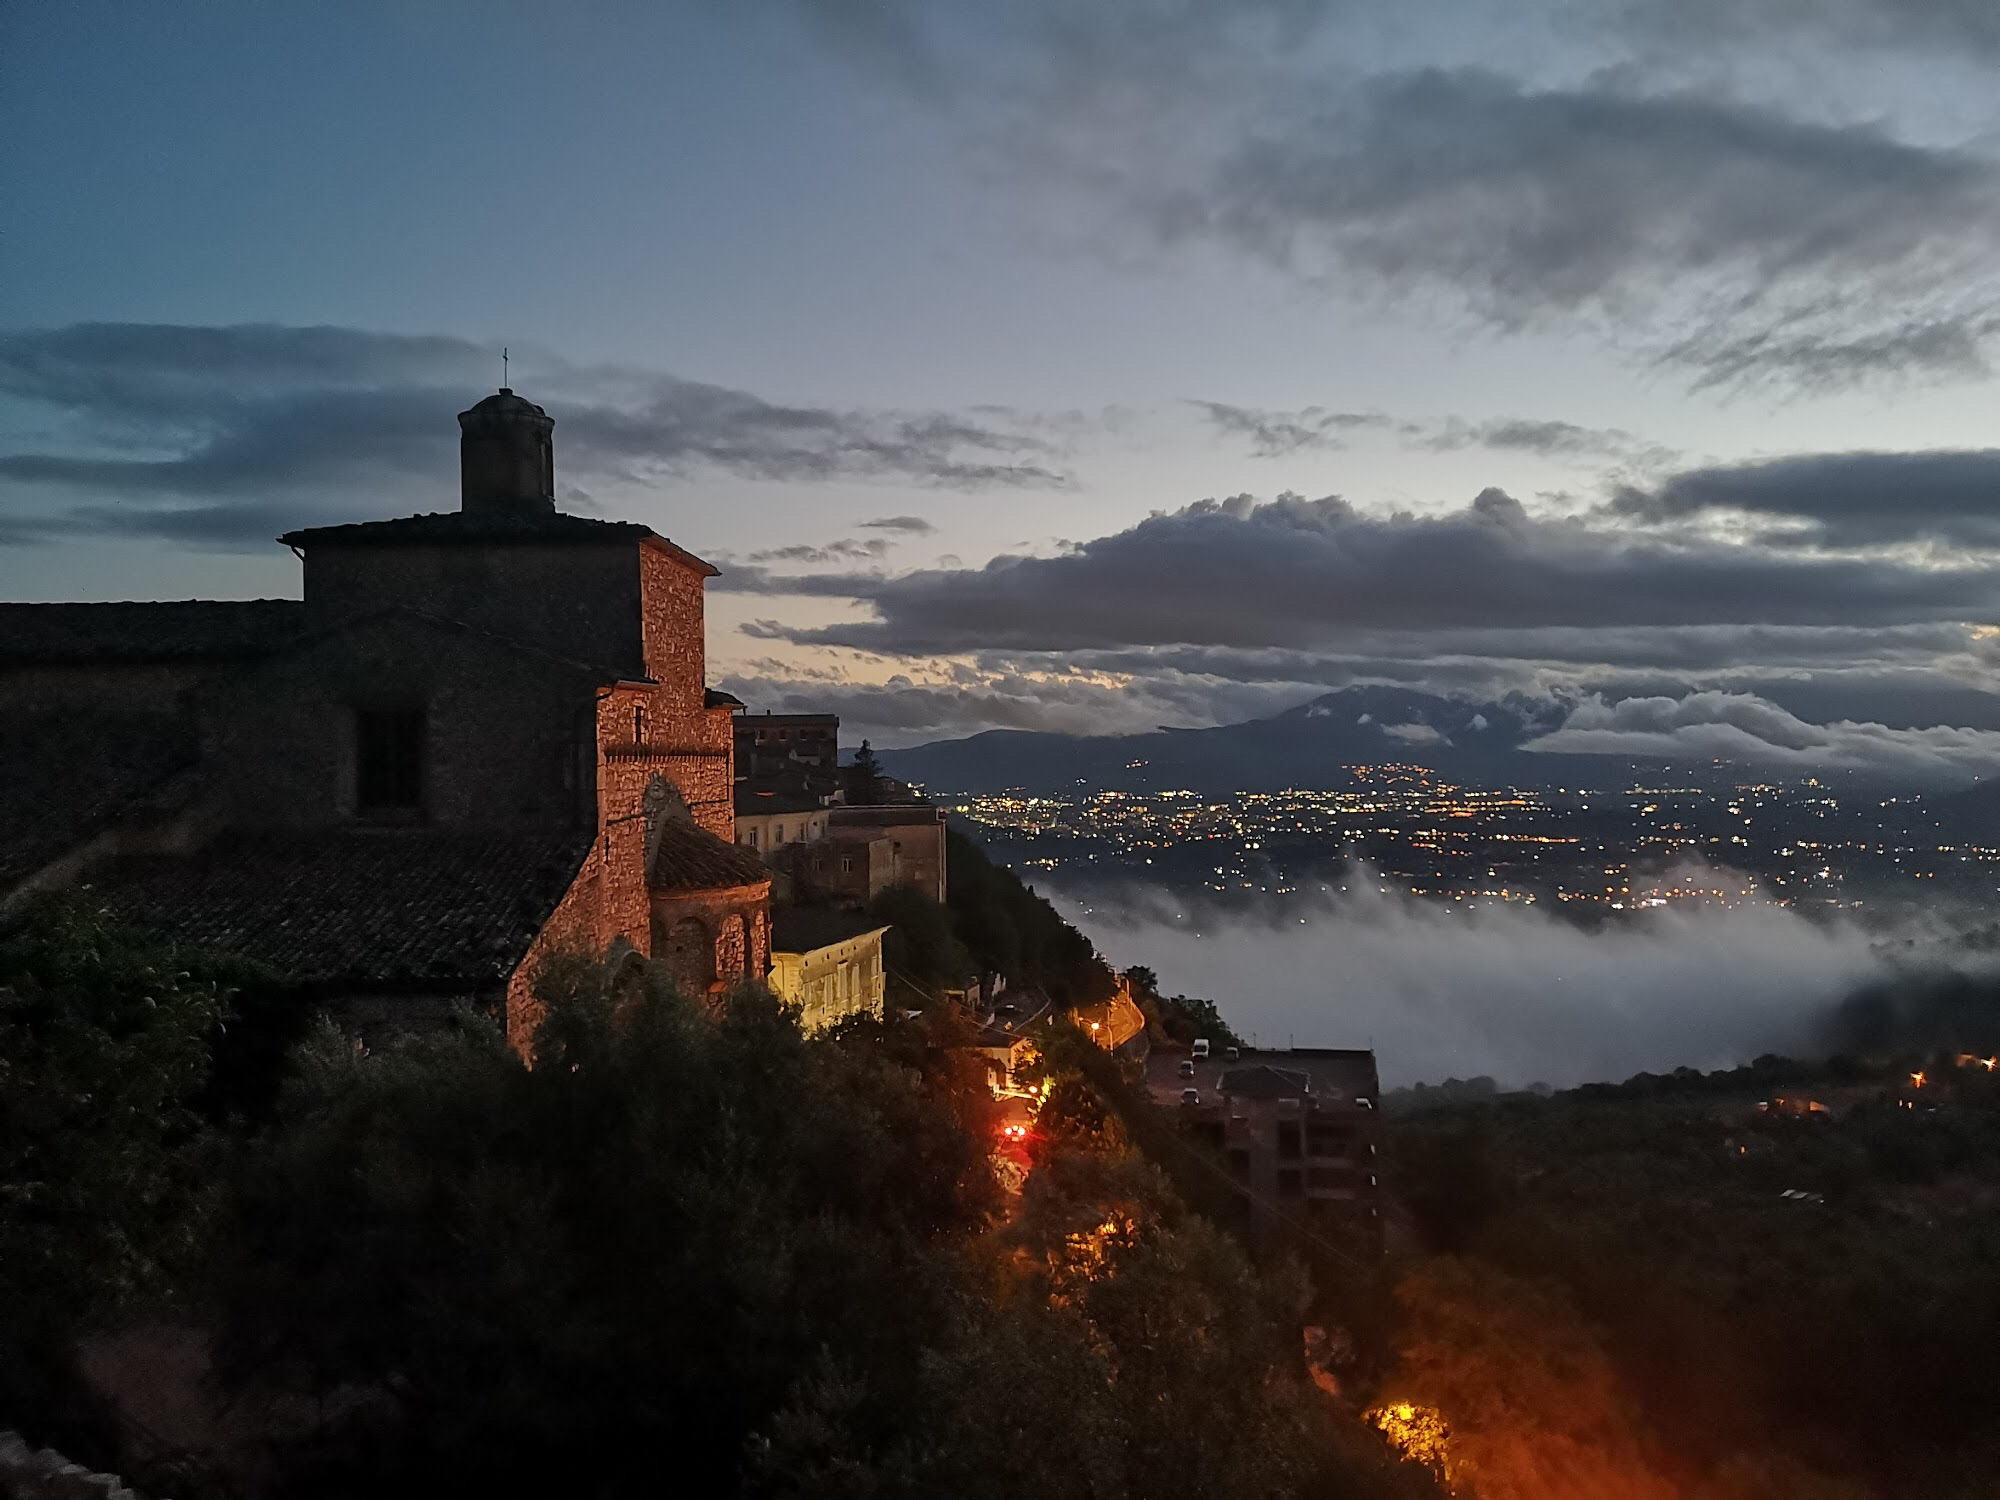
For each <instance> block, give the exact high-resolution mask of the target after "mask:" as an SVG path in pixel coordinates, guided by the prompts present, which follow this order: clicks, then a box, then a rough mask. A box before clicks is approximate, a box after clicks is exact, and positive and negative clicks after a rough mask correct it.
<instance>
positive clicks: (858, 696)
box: [722, 661, 1309, 748]
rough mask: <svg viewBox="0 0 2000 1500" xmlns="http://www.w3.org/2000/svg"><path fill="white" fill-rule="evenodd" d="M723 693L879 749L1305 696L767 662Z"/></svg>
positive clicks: (1213, 683) (1190, 714)
mask: <svg viewBox="0 0 2000 1500" xmlns="http://www.w3.org/2000/svg"><path fill="white" fill-rule="evenodd" d="M722 685H723V686H724V687H725V688H727V689H728V690H729V691H730V692H732V693H735V694H736V695H737V696H738V697H740V698H742V699H743V701H744V702H745V703H748V704H749V705H750V706H751V707H752V708H753V709H754V710H758V711H762V710H764V709H767V708H768V709H771V710H773V711H775V712H780V713H789V712H800V713H805V712H811V713H837V714H839V715H840V719H841V725H842V733H843V735H846V736H849V737H853V738H858V737H860V736H862V735H867V736H869V737H870V738H872V739H873V740H874V742H875V743H876V744H877V745H878V746H881V747H883V748H888V747H890V746H897V745H912V744H918V743H921V742H924V741H927V740H934V739H947V738H957V737H960V736H963V735H969V734H977V733H980V732H982V731H985V730H989V729H1026V730H1041V731H1047V732H1050V733H1055V734H1074V735H1103V734H1143V733H1147V732H1149V731H1151V730H1154V729H1157V728H1159V727H1160V726H1161V725H1162V724H1174V725H1190V724H1201V725H1206V724H1218V723H1235V722H1240V721H1242V720H1245V719H1253V718H1262V717H1265V716H1268V715H1270V714H1274V713H1278V712H1280V711H1282V710H1284V709H1287V708H1290V707H1292V706H1293V705H1294V704H1296V703H1297V702H1298V701H1299V699H1300V698H1301V696H1304V693H1305V692H1306V691H1309V689H1308V690H1303V691H1302V690H1301V689H1299V688H1298V687H1296V686H1295V685H1292V684H1275V683H1261V684H1260V683H1241V682H1229V681H1226V680H1221V679H1212V678H1203V677H1199V676H1194V675H1189V674H1183V673H1177V672H1173V671H1171V670H1161V671H1156V672H1152V673H1149V674H1144V675H1133V676H1117V675H1111V674H1102V673H1091V672H1080V671H1075V670H1071V669H1067V668H1065V667H1064V665H1063V664H1062V663H1060V662H1041V663H1037V664H1034V665H1032V666H1030V665H1025V664H1009V663H1005V662H992V663H976V662H953V663H944V664H940V663H929V664H926V665H925V667H924V668H923V669H922V670H921V671H920V672H917V673H891V674H889V675H887V676H885V677H882V678H878V679H875V680H863V679H860V678H857V677H856V676H854V675H852V674H851V673H849V672H845V671H834V672H825V671H821V672H803V671H801V670H800V669H799V668H798V667H797V666H795V665H792V664H789V663H784V662H776V661H769V662H761V663H755V664H752V665H750V666H748V667H746V668H745V669H743V670H739V671H738V672H736V673H733V674H731V675H728V676H726V677H725V678H724V679H723V683H722Z"/></svg>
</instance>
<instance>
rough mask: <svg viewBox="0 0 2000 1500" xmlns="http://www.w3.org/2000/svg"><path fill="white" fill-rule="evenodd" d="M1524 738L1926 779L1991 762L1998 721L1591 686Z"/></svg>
mask: <svg viewBox="0 0 2000 1500" xmlns="http://www.w3.org/2000/svg"><path fill="white" fill-rule="evenodd" d="M1525 748H1527V749H1529V750H1538V751H1549V752H1562V753H1568V754H1582V755H1617V756H1626V757H1634V758H1637V757H1658V756H1665V757H1672V758H1674V759H1680V760H1687V759H1695V760H1706V759H1721V760H1732V761H1747V762H1750V763H1752V764H1758V765H1776V766H1786V767H1793V768H1797V769H1801V770H1816V771H1824V770H1828V769H1834V770H1843V769H1844V770H1857V771H1870V772H1887V773H1892V774H1893V775H1895V776H1896V777H1898V778H1900V779H1903V780H1906V781H1928V782H1933V783H1942V782H1954V781H1957V782H1964V781H1970V780H1972V779H1974V778H1975V777H1979V776H1988V775H1991V774H1993V773H1994V772H1995V771H1996V770H2000V731H1994V730H1986V729H1961V728H1954V727H1949V726H1937V727H1933V728H1925V729H1891V728H1889V727H1888V726H1886V725H1883V724H1866V723H1856V722H1853V721H1851V720H1836V721H1835V722H1833V723H1831V724H1809V723H1807V722H1806V721H1805V720H1803V719H1800V718H1799V717H1797V716H1796V715H1794V714H1792V713H1789V712H1787V711H1786V710H1785V709H1782V708H1780V707H1779V706H1778V705H1777V704H1775V703H1771V702H1768V701H1766V700H1765V699H1762V698H1758V697H1755V696H1752V695H1750V694H1747V693H1722V692H1699V693H1689V694H1688V695H1687V696H1686V697H1683V698H1678V699H1675V698H1664V697H1661V698H1626V699H1622V700H1620V701H1618V702H1615V703H1614V702H1607V701H1606V700H1605V699H1604V698H1602V697H1600V696H1595V695H1593V696H1592V697H1590V698H1588V699H1586V700H1584V701H1583V702H1581V703H1579V704H1577V705H1576V706H1575V707H1574V708H1573V709H1572V710H1571V712H1570V715H1569V717H1568V719H1567V720H1566V721H1565V722H1564V723H1563V724H1562V726H1561V727H1560V728H1558V729H1556V730H1555V731H1554V732H1553V733H1550V734H1547V735H1544V736H1543V737H1541V738H1540V739H1538V740H1533V741H1531V742H1529V744H1528V745H1527V746H1526V747H1525Z"/></svg>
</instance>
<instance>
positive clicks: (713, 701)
mask: <svg viewBox="0 0 2000 1500" xmlns="http://www.w3.org/2000/svg"><path fill="white" fill-rule="evenodd" d="M742 706H743V700H742V699H741V698H739V697H737V696H736V695H735V694H734V693H725V692H724V691H723V690H722V689H721V688H703V689H702V707H704V708H741V707H742Z"/></svg>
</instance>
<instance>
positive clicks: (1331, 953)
mask: <svg viewBox="0 0 2000 1500" xmlns="http://www.w3.org/2000/svg"><path fill="white" fill-rule="evenodd" d="M1380 884H1381V883H1380V882H1379V881H1378V879H1377V878H1376V876H1375V875H1374V872H1372V871H1370V870H1368V869H1366V868H1365V867H1359V866H1357V867H1352V868H1350V869H1349V871H1348V872H1347V878H1346V881H1345V886H1346V890H1345V893H1344V894H1343V893H1341V892H1339V891H1331V892H1328V893H1326V894H1324V895H1320V894H1318V893H1313V894H1311V895H1301V896H1297V897H1294V898H1292V899H1291V900H1289V901H1277V902H1273V903H1272V904H1271V905H1270V906H1269V907H1268V908H1267V909H1266V910H1265V911H1264V912H1263V913H1261V914H1257V915H1246V914H1244V913H1242V912H1238V911H1223V910H1220V909H1218V908H1214V907H1211V906H1207V905H1205V904H1202V903H1198V902H1189V901H1187V900H1184V899H1182V898H1180V897H1177V896H1172V895H1169V894H1167V893H1165V892H1163V891H1159V890H1157V889H1154V888H1148V887H1134V888H1124V889H1113V890H1109V891H1103V890H1092V891H1090V892H1088V893H1087V894H1086V893H1084V892H1081V891H1077V890H1065V889H1064V888H1063V887H1062V886H1061V885H1059V884H1058V885H1056V886H1055V888H1054V889H1052V890H1051V889H1048V886H1049V882H1048V880H1047V877H1045V876H1044V877H1039V878H1038V881H1037V885H1038V888H1040V889H1043V890H1044V893H1045V894H1048V895H1050V896H1051V897H1052V898H1053V899H1054V900H1055V901H1056V903H1057V905H1058V906H1059V907H1060V908H1061V910H1062V911H1063V914H1064V915H1065V916H1067V917H1069V918H1070V919H1071V920H1072V921H1074V922H1075V923H1077V924H1078V926H1080V927H1081V928H1082V930H1083V931H1084V932H1086V933H1088V934H1089V935H1090V937H1091V940H1092V941H1093V942H1095V943H1096V944H1097V945H1098V946H1099V947H1100V948H1101V949H1102V950H1103V952H1104V954H1105V956H1106V957H1107V958H1108V959H1110V960H1111V961H1112V962H1113V963H1114V964H1118V965H1120V966H1124V965H1129V964H1134V963H1144V964H1146V965H1148V966H1149V967H1151V968H1153V969H1154V970H1155V971H1156V972H1157V973H1158V974H1159V976H1160V980H1161V983H1162V985H1163V986H1164V987H1165V988H1166V989H1167V990H1168V991H1169V992H1170V993H1171V992H1184V993H1187V994H1193V995H1206V996H1209V997H1210V998H1212V999H1214V1000H1215V1001H1216V1002H1217V1004H1218V1005H1220V1006H1221V1008H1222V1013H1223V1015H1224V1016H1225V1017H1226V1018H1227V1019H1228V1021H1229V1023H1230V1025H1232V1026H1233V1027H1235V1028H1236V1029H1237V1030H1238V1031H1241V1032H1245V1033H1254V1034H1255V1036H1256V1038H1257V1039H1258V1040H1259V1041H1261V1042H1263V1043H1264V1044H1265V1045H1266V1046H1283V1045H1286V1044H1287V1043H1293V1044H1296V1045H1298V1046H1317V1047H1372V1048H1374V1050H1375V1052H1376V1055H1377V1056H1378V1058H1379V1059H1380V1062H1381V1068H1382V1078H1383V1082H1384V1083H1385V1084H1387V1085H1389V1086H1391V1087H1394V1086H1396V1085H1399V1084H1407V1083H1413V1082H1417V1081H1419V1080H1426V1081H1435V1080H1441V1079H1443V1078H1445V1077H1447V1076H1458V1077H1476V1076H1479V1075H1482V1074H1484V1075H1489V1076H1492V1077H1494V1078H1497V1079H1498V1080H1499V1081H1500V1082H1501V1083H1502V1084H1503V1085H1506V1086H1510V1087H1516V1088H1519V1087H1524V1086H1526V1085H1527V1084H1529V1083H1533V1082H1547V1083H1551V1084H1555V1085H1557V1086H1558V1087H1567V1086H1571V1085H1574V1084H1579V1083H1588V1082H1595V1081H1604V1080H1618V1079H1624V1078H1628V1077H1630V1076H1631V1075H1632V1074H1634V1073H1637V1072H1640V1071H1654V1072H1666V1071H1669V1070H1671V1069H1673V1068H1676V1067H1683V1066H1686V1067H1696V1068H1702V1069H1712V1068H1718V1067H1727V1066H1730V1065H1732V1064H1735V1063H1740V1062H1747V1061H1749V1060H1750V1059H1752V1058H1754V1057H1756V1056H1758V1055H1760V1054H1762V1053H1765V1052H1780V1053H1789V1054H1791V1055H1794V1056H1802V1055H1810V1054H1811V1053H1812V1052H1813V1051H1814V1050H1815V1046H1816V1043H1817V1042H1818V1040H1819V1036H1820V1033H1821V1031H1822V1029H1823V1023H1824V1020H1825V1018H1826V1016H1827V1014H1828V1013H1829V1011H1830V1010H1831V1008H1832V1006H1833V1005H1834V1004H1835V1003H1836V1002H1837V1001H1838V1000H1839V999H1841V998H1842V997H1843V996H1844V995H1846V994H1848V993H1849V992H1851V991H1852V990H1853V989H1854V988H1855V987H1856V986H1857V985H1858V984H1860V983H1862V982H1864V981H1866V980H1870V979H1874V978H1877V977H1881V976H1883V975H1884V974H1885V973H1886V972H1887V971H1886V970H1885V968H1884V965H1883V960H1882V959H1881V957H1880V956H1879V954H1878V953H1877V951H1876V950H1875V949H1874V947H1873V938H1872V936H1871V935H1870V934H1868V933H1864V932H1862V931H1861V930H1859V929H1857V928H1854V927H1850V926H1847V925H1843V924H1837V923H1824V922H1814V921H1809V920H1808V919H1806V918H1805V917H1802V916H1799V915H1797V914H1796V913H1794V912H1792V911H1789V910H1787V909H1785V908H1783V907H1778V906H1771V905H1765V904H1761V903H1759V904H1752V905H1746V906H1740V907H1733V908H1728V909H1716V908H1707V909H1695V910H1691V911H1672V910H1669V911H1662V912H1657V913H1649V914H1648V915H1647V916H1646V917H1645V918H1644V919H1640V920H1633V921H1630V922H1625V923H1619V924H1612V925H1606V926H1603V927H1599V928H1594V929H1585V928H1582V927H1578V926H1576V925H1573V924H1571V923H1569V922H1566V921H1564V920H1562V919H1561V918H1559V917H1557V916H1554V915H1552V914H1548V913H1544V912H1542V911H1541V910H1539V909H1537V908H1531V907H1527V908H1524V907H1521V906H1495V907H1487V908H1467V907H1464V906H1460V905H1458V904H1457V903H1449V902H1427V901H1423V900H1420V899H1416V898H1413V897H1409V896H1404V895H1397V894H1395V893H1394V892H1392V891H1388V890H1385V889H1380V888H1378V887H1379V886H1380ZM1246 974H1254V975H1255V976H1256V983H1255V984H1249V985H1246V984H1245V983H1244V982H1243V976H1244V975H1246ZM1329 974H1338V975H1339V976H1340V982H1339V984H1338V985H1337V986H1334V987H1333V988H1332V989H1329V987H1328V984H1327V976H1328V975H1329Z"/></svg>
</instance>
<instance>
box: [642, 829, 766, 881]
mask: <svg viewBox="0 0 2000 1500" xmlns="http://www.w3.org/2000/svg"><path fill="white" fill-rule="evenodd" d="M770 878H771V868H770V866H769V865H767V864H765V863H764V861H763V860H761V859H759V858H758V857H757V856H756V855H755V854H753V853H751V852H750V851H749V850H748V849H745V848H743V847H742V846H741V845H740V844H731V843H726V842H724V841H723V840H722V839H719V838H717V837H716V836H715V835H714V834H712V833H710V832H709V831H708V830H707V829H706V828H699V827H696V826H695V825H694V824H693V823H687V822H683V821H681V820H680V819H679V818H668V819H667V820H665V821H664V822H663V823H662V824H661V825H660V830H659V835H658V844H657V847H656V848H655V850H654V852H653V864H652V868H651V870H650V871H649V872H648V875H647V884H648V885H650V886H651V887H652V888H653V889H654V890H656V891H712V890H718V889H721V888H723V887H725V886H737V885H756V884H758V883H759V882H761V881H767V880H769V879H770Z"/></svg>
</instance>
